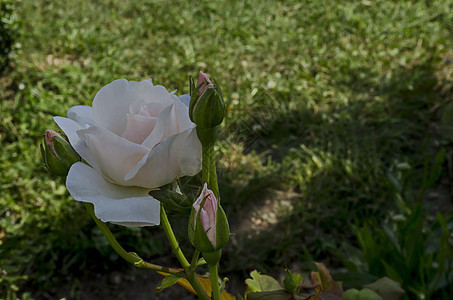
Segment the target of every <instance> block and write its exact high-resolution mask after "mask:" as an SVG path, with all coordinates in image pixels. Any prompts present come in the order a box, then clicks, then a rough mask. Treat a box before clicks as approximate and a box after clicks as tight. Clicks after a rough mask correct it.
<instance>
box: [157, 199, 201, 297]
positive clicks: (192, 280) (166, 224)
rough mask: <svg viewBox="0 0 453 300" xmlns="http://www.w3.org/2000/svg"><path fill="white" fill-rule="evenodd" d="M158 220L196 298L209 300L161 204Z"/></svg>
mask: <svg viewBox="0 0 453 300" xmlns="http://www.w3.org/2000/svg"><path fill="white" fill-rule="evenodd" d="M160 222H161V224H162V227H163V228H164V231H165V234H166V235H167V238H168V241H169V242H170V246H171V248H172V249H173V252H174V253H175V255H176V258H177V259H178V261H179V263H180V264H181V266H182V267H183V268H184V271H185V272H186V276H187V280H188V281H189V283H190V285H192V287H193V289H194V290H195V292H196V293H197V296H198V298H199V299H202V300H209V299H210V298H209V296H208V294H206V291H205V290H204V289H203V288H202V287H201V285H200V282H199V281H198V279H197V278H196V276H195V273H194V271H192V270H191V269H190V264H189V262H188V261H187V259H186V257H185V256H184V253H182V250H181V248H180V247H179V244H178V241H177V240H176V237H175V234H174V233H173V229H172V228H171V225H170V222H169V221H168V217H167V213H166V212H165V208H164V206H163V205H162V204H161V205H160Z"/></svg>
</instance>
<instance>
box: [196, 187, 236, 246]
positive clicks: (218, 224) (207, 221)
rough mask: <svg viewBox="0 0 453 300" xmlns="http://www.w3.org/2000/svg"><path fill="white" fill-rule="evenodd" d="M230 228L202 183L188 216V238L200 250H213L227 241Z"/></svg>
mask: <svg viewBox="0 0 453 300" xmlns="http://www.w3.org/2000/svg"><path fill="white" fill-rule="evenodd" d="M229 235H230V229H229V225H228V220H227V218H226V215H225V212H224V211H223V209H222V207H221V206H220V205H219V203H218V201H217V199H216V197H215V195H214V193H213V192H212V191H211V190H210V189H208V188H207V184H206V183H205V184H204V187H203V191H202V192H201V194H200V196H199V197H198V199H197V200H196V201H195V202H194V204H193V209H192V212H191V214H190V218H189V239H190V241H191V242H192V244H193V245H194V247H195V248H196V249H198V250H199V251H201V252H208V253H210V252H215V251H217V250H220V249H222V248H223V247H225V245H226V244H227V243H228V239H229Z"/></svg>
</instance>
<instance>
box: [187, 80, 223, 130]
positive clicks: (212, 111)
mask: <svg viewBox="0 0 453 300" xmlns="http://www.w3.org/2000/svg"><path fill="white" fill-rule="evenodd" d="M190 97H191V101H190V105H189V117H190V119H191V120H192V122H194V123H195V124H197V125H198V126H200V127H203V128H213V127H216V126H218V125H219V124H220V123H222V121H223V118H224V116H225V102H224V101H223V97H222V94H221V92H220V89H219V87H218V86H217V85H215V84H214V83H212V82H211V80H210V79H209V77H208V75H206V74H205V73H203V72H200V73H199V75H198V81H197V86H196V87H195V86H194V84H193V82H191V95H190Z"/></svg>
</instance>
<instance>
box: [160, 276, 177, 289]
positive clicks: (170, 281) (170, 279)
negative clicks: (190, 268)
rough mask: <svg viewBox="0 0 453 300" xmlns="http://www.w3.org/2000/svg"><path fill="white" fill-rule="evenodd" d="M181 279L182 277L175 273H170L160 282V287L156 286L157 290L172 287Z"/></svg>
mask: <svg viewBox="0 0 453 300" xmlns="http://www.w3.org/2000/svg"><path fill="white" fill-rule="evenodd" d="M179 279H180V277H177V276H175V275H169V276H167V277H164V278H163V279H162V282H161V283H160V285H159V286H158V287H156V291H157V292H160V291H162V290H163V289H166V288H168V287H171V286H172V285H175V284H176V283H177V282H178V280H179Z"/></svg>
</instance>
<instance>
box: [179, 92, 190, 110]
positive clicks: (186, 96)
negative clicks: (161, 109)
mask: <svg viewBox="0 0 453 300" xmlns="http://www.w3.org/2000/svg"><path fill="white" fill-rule="evenodd" d="M179 100H181V102H182V103H184V105H185V106H187V107H189V103H190V95H189V94H184V95H181V96H179Z"/></svg>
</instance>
